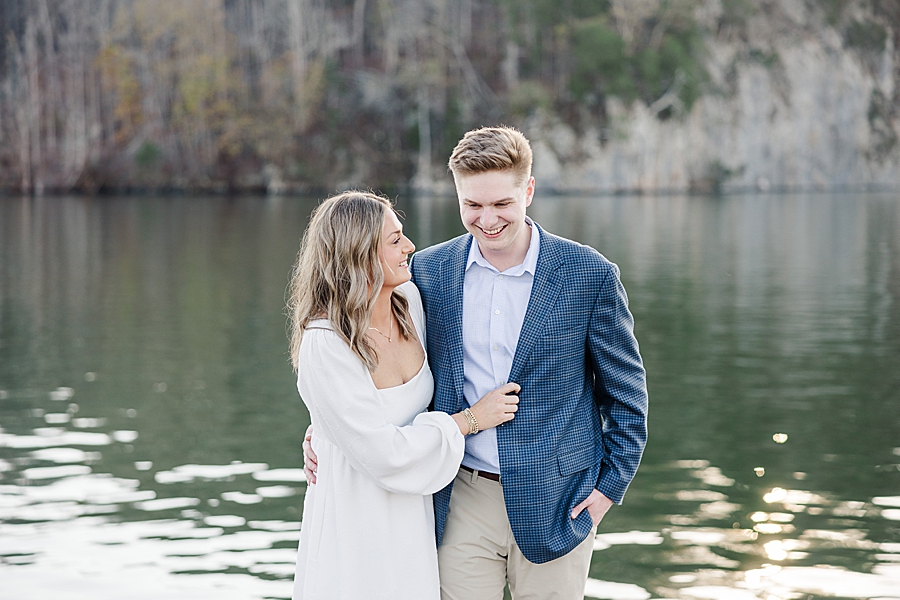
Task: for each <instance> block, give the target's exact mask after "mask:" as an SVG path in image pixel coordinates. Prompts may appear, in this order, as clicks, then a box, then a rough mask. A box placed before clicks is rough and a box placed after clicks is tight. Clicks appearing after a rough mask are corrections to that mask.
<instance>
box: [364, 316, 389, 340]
mask: <svg viewBox="0 0 900 600" xmlns="http://www.w3.org/2000/svg"><path fill="white" fill-rule="evenodd" d="M369 329H373V330H375V331H377V332H378V333H379V334H381V336H382V337H383V338H384V339H386V340H387V341H388V343H393V341H394V340H393V339H391V338H393V337H394V315H391V329H390V332H391V334H390V335H384V334H383V333H381V330H380V329H378V328H377V327H369Z"/></svg>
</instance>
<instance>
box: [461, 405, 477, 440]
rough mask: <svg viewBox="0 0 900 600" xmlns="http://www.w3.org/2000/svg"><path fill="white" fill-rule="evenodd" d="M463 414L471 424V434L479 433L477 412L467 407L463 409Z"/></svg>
mask: <svg viewBox="0 0 900 600" xmlns="http://www.w3.org/2000/svg"><path fill="white" fill-rule="evenodd" d="M463 416H464V417H465V418H466V422H467V423H468V424H469V435H475V434H476V433H478V419H476V418H475V414H474V413H473V412H472V411H471V410H470V409H468V408H466V409H464V410H463Z"/></svg>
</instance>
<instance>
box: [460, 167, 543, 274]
mask: <svg viewBox="0 0 900 600" xmlns="http://www.w3.org/2000/svg"><path fill="white" fill-rule="evenodd" d="M455 182H456V195H457V196H458V197H459V216H460V218H462V222H463V225H464V226H465V228H466V230H467V231H468V232H469V233H471V234H472V236H473V237H474V238H475V241H476V242H478V247H479V249H480V250H481V253H482V254H484V256H485V258H488V259H489V260H490V256H489V255H493V256H495V257H504V256H506V255H507V254H516V253H520V252H521V251H522V249H523V248H524V249H526V250H527V248H528V242H526V241H524V240H525V239H528V240H529V241H530V240H531V231H530V229H529V228H528V225H527V224H526V223H525V208H526V207H527V206H529V205H530V204H531V198H532V196H534V177H529V178H528V180H526V181H525V182H523V183H521V184H519V185H516V177H515V174H514V173H513V172H512V171H487V172H485V173H478V174H477V175H460V176H458V177H456V178H455ZM523 236H524V237H523Z"/></svg>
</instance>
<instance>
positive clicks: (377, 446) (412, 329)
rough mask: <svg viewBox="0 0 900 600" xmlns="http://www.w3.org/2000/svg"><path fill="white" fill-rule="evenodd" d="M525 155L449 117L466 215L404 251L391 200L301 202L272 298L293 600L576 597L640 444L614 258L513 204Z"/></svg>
mask: <svg viewBox="0 0 900 600" xmlns="http://www.w3.org/2000/svg"><path fill="white" fill-rule="evenodd" d="M531 160H532V154H531V148H530V145H529V143H528V140H527V139H526V138H525V136H523V135H522V134H521V133H520V132H518V131H516V130H515V129H512V128H507V127H492V128H482V129H477V130H474V131H470V132H469V133H467V134H466V135H465V136H464V137H463V139H462V140H461V141H460V142H459V144H457V146H456V148H455V149H454V151H453V154H452V156H451V158H450V163H449V164H450V170H451V172H452V173H453V178H454V182H455V184H456V191H457V195H458V197H459V206H460V216H461V218H462V221H463V224H464V225H465V228H466V229H467V230H468V232H469V233H468V234H465V235H463V236H460V237H458V238H455V239H452V240H450V241H448V242H445V243H443V244H438V245H437V246H433V247H431V248H427V249H425V250H422V251H421V252H419V253H418V254H417V255H416V257H415V260H414V261H413V262H412V264H411V265H410V264H409V263H408V262H407V261H408V258H409V255H410V254H411V253H412V252H413V251H414V250H415V246H414V245H413V244H412V242H410V241H409V239H407V238H406V237H405V236H404V235H403V230H402V226H401V225H400V222H399V220H398V218H397V215H396V214H395V213H394V211H393V209H392V208H391V205H390V203H389V201H388V200H386V199H384V198H381V197H380V196H377V195H374V194H370V193H364V192H347V193H344V194H340V195H337V196H334V197H332V198H329V199H328V200H326V201H325V202H323V203H322V204H321V205H320V206H319V207H318V208H317V210H316V212H315V213H314V215H313V217H312V219H311V221H310V224H309V227H308V228H307V231H306V233H305V234H304V238H303V242H302V247H301V250H300V254H299V256H298V259H297V264H296V266H295V269H294V273H293V278H292V283H291V300H290V308H291V311H292V333H291V356H292V359H293V363H294V367H295V369H296V370H297V373H298V383H297V387H298V389H299V391H300V395H301V397H302V398H303V401H304V402H305V403H306V405H307V407H308V408H309V412H310V416H311V419H312V427H313V428H314V430H315V433H314V435H313V436H312V438H311V439H312V442H311V445H310V444H304V447H305V449H306V450H307V452H306V460H307V465H308V467H309V466H311V467H312V468H315V473H312V472H310V485H309V487H308V489H307V493H306V499H305V502H304V509H303V522H302V525H301V532H300V547H299V554H298V559H297V571H296V575H295V579H294V596H293V598H294V600H301V599H303V600H320V599H321V600H337V599H344V598H367V599H385V600H387V599H390V600H402V599H409V600H420V599H421V600H424V599H437V598H441V599H443V600H480V599H482V598H483V599H492V600H493V599H500V598H502V597H503V588H504V585H505V584H506V583H507V582H508V583H509V587H510V592H511V594H512V597H513V598H514V599H516V600H518V599H546V598H559V599H567V600H568V599H576V598H577V599H578V600H581V598H583V592H584V584H585V580H586V578H587V574H588V569H589V567H590V560H591V554H592V551H593V537H594V535H593V534H594V532H595V530H596V527H597V524H598V523H599V522H600V520H601V519H602V518H603V516H604V514H605V513H606V511H607V510H608V509H609V507H610V506H611V505H612V504H613V503H620V502H621V501H622V497H623V496H624V494H625V490H626V488H627V487H628V484H629V483H630V481H631V479H632V477H633V476H634V473H635V471H636V469H637V467H638V464H639V462H640V458H641V453H642V451H643V448H644V444H645V442H646V436H647V428H646V418H647V391H646V384H645V374H644V369H643V365H642V361H641V357H640V354H639V353H638V344H637V341H636V340H635V337H634V335H633V320H632V317H631V313H630V312H629V310H628V300H627V297H626V295H625V290H624V288H623V287H622V284H621V282H620V281H619V271H618V268H617V267H616V266H615V265H614V264H612V263H610V262H609V261H607V260H606V259H605V258H603V257H602V256H601V255H600V254H598V253H597V252H596V251H595V250H593V249H591V248H588V247H586V246H582V245H579V244H577V243H574V242H571V241H569V240H565V239H563V238H559V237H557V236H554V235H552V234H550V233H548V232H546V231H544V230H543V229H541V228H540V227H539V226H538V225H537V223H535V222H534V221H532V220H531V219H530V218H528V217H527V216H526V214H525V212H526V211H525V209H526V207H527V206H529V205H530V204H531V200H532V196H533V195H534V185H535V182H534V178H533V177H531ZM410 280H411V281H410ZM429 406H430V407H431V410H426V407H429ZM432 494H433V496H432ZM435 533H436V537H437V539H436V540H435Z"/></svg>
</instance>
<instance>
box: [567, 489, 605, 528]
mask: <svg viewBox="0 0 900 600" xmlns="http://www.w3.org/2000/svg"><path fill="white" fill-rule="evenodd" d="M612 505H613V501H612V500H610V499H609V498H607V497H606V496H604V495H603V494H601V493H600V492H598V491H597V490H592V491H591V494H590V496H588V497H587V498H585V499H584V500H583V501H582V502H581V503H580V504H579V505H578V506H576V507H575V508H573V509H572V518H573V519H574V518H575V517H577V516H578V515H579V514H581V511H583V510H584V509H585V508H586V509H587V511H588V513H589V514H590V515H591V520H592V521H593V522H594V526H595V527H596V526H597V523H599V522H600V521H602V520H603V517H604V515H606V511H608V510H609V507H610V506H612Z"/></svg>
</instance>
